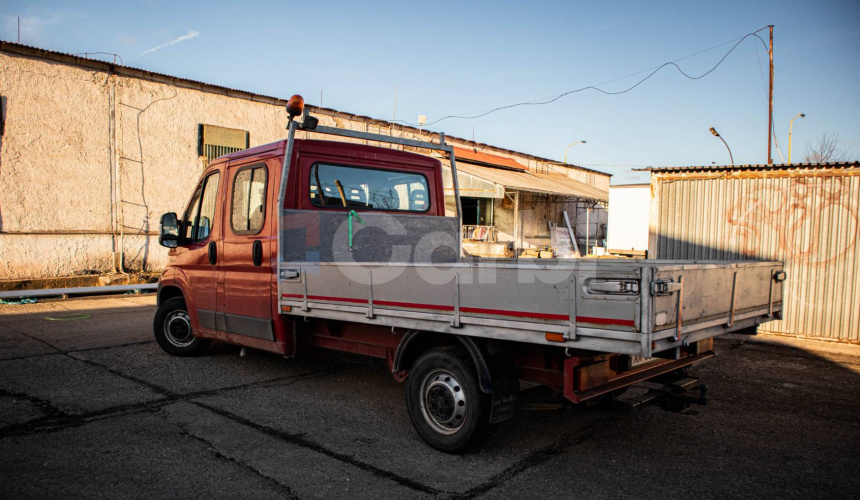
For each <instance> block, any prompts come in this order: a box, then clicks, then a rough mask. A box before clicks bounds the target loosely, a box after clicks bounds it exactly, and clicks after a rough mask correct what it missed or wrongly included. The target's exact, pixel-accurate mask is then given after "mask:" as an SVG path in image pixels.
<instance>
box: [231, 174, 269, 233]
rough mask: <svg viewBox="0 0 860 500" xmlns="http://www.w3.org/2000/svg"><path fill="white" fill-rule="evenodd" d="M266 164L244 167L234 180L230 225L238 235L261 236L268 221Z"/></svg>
mask: <svg viewBox="0 0 860 500" xmlns="http://www.w3.org/2000/svg"><path fill="white" fill-rule="evenodd" d="M267 177H268V170H267V169H266V166H265V165H264V164H258V165H254V166H251V167H244V168H242V169H241V170H239V172H238V173H236V178H235V179H234V180H233V204H232V206H231V209H230V213H231V216H230V225H231V226H232V227H233V232H234V233H236V234H259V232H260V230H261V229H263V222H264V221H265V219H266V179H267Z"/></svg>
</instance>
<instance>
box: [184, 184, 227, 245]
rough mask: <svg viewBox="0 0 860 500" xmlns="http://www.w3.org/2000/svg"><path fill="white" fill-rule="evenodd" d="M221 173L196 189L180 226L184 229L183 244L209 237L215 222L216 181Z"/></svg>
mask: <svg viewBox="0 0 860 500" xmlns="http://www.w3.org/2000/svg"><path fill="white" fill-rule="evenodd" d="M220 179H221V173H220V172H215V173H213V174H211V175H209V176H208V177H206V178H205V179H203V182H201V183H200V185H199V186H198V187H197V191H195V192H194V196H193V197H192V198H191V203H190V204H189V205H188V210H187V211H186V212H185V220H184V221H183V223H182V225H183V227H184V228H185V243H196V242H198V241H203V240H205V239H206V238H208V237H209V233H211V232H212V224H213V223H214V221H215V202H216V200H217V199H218V181H219V180H220Z"/></svg>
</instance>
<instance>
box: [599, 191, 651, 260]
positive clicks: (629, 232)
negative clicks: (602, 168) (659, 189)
mask: <svg viewBox="0 0 860 500" xmlns="http://www.w3.org/2000/svg"><path fill="white" fill-rule="evenodd" d="M650 205H651V186H650V185H649V184H625V185H620V186H612V187H611V188H610V189H609V206H610V207H612V209H611V210H610V211H609V222H608V224H607V225H608V226H609V234H608V235H607V237H606V246H607V252H608V253H610V254H612V255H626V256H630V257H647V253H648V214H649V212H650Z"/></svg>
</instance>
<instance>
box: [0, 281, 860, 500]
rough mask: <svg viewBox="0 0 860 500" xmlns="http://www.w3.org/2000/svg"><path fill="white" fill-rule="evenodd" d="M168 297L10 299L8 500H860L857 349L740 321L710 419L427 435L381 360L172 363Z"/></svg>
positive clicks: (3, 403)
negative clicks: (470, 438)
mask: <svg viewBox="0 0 860 500" xmlns="http://www.w3.org/2000/svg"><path fill="white" fill-rule="evenodd" d="M154 313H155V299H154V297H153V296H151V295H143V296H134V295H129V296H122V297H110V298H98V299H79V300H66V301H58V302H42V303H37V304H23V305H0V497H2V498H16V499H17V498H48V497H51V498H58V497H63V498H68V497H73V498H74V497H88V498H92V497H116V498H154V497H156V498H162V497H170V498H180V497H181V498H227V497H232V498H303V499H304V498H333V497H343V498H574V497H579V498H590V499H594V498H612V499H617V498H660V499H663V498H667V497H675V498H682V497H689V498H727V497H731V498H739V497H767V498H770V497H773V498H857V496H858V494H860V474H858V473H857V468H858V466H860V346H850V345H836V344H831V343H825V342H821V341H808V340H793V339H782V338H777V337H766V336H756V337H747V336H729V337H728V338H721V339H719V340H718V341H717V342H716V344H715V349H716V352H717V356H716V357H715V358H713V359H710V360H707V361H705V362H703V363H700V364H699V365H697V366H696V367H695V368H694V369H693V370H692V371H693V373H694V374H695V375H698V376H699V377H700V378H701V379H702V382H703V383H706V384H707V385H708V386H709V392H708V396H709V404H708V405H707V406H705V407H701V408H699V410H700V411H699V413H698V414H697V415H681V414H676V413H668V412H663V411H660V410H659V409H658V408H654V407H651V408H646V409H644V410H642V411H640V412H637V413H634V414H631V415H624V414H618V413H613V412H610V411H608V410H607V409H606V408H604V407H600V406H598V407H591V408H586V407H573V408H568V409H564V410H554V411H527V410H520V411H518V412H517V415H516V417H515V418H514V419H513V420H510V421H507V422H504V423H502V424H500V425H499V426H498V428H497V429H496V431H495V433H494V435H493V436H492V437H491V439H490V440H489V441H488V442H487V443H485V444H484V445H482V446H481V447H479V448H478V449H475V450H473V451H471V452H469V453H466V454H463V455H456V456H453V455H447V454H444V453H440V452H437V451H435V450H433V449H431V448H429V447H428V446H427V445H425V444H424V442H423V441H421V439H420V437H418V435H417V433H416V432H415V431H414V430H413V429H412V425H411V423H410V421H409V417H408V415H407V412H406V404H405V398H404V387H403V385H402V384H400V383H398V382H396V381H395V380H394V379H393V378H392V377H391V375H390V374H389V373H388V370H387V367H386V365H385V363H384V362H381V361H377V360H372V359H366V358H361V357H357V356H354V355H345V354H339V353H332V352H326V351H321V350H315V351H307V352H303V353H300V356H298V357H297V358H294V359H284V358H282V357H279V356H276V355H272V354H268V353H264V352H260V351H255V350H246V351H245V355H244V356H242V355H241V351H240V348H238V347H235V346H230V345H226V344H213V345H212V346H211V347H210V348H209V350H208V351H207V352H206V353H205V354H204V355H203V356H200V357H196V358H174V357H171V356H169V355H167V354H166V353H164V352H163V351H162V350H161V349H160V348H159V347H158V345H157V344H156V343H155V341H154V339H153V337H152V318H153V315H154Z"/></svg>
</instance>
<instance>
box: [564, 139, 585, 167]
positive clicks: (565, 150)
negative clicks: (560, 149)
mask: <svg viewBox="0 0 860 500" xmlns="http://www.w3.org/2000/svg"><path fill="white" fill-rule="evenodd" d="M577 144H585V141H574V142H571V143H570V144H568V145H567V147H566V148H564V162H565V163H567V150H568V149H570V147H571V146H576V145H577Z"/></svg>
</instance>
